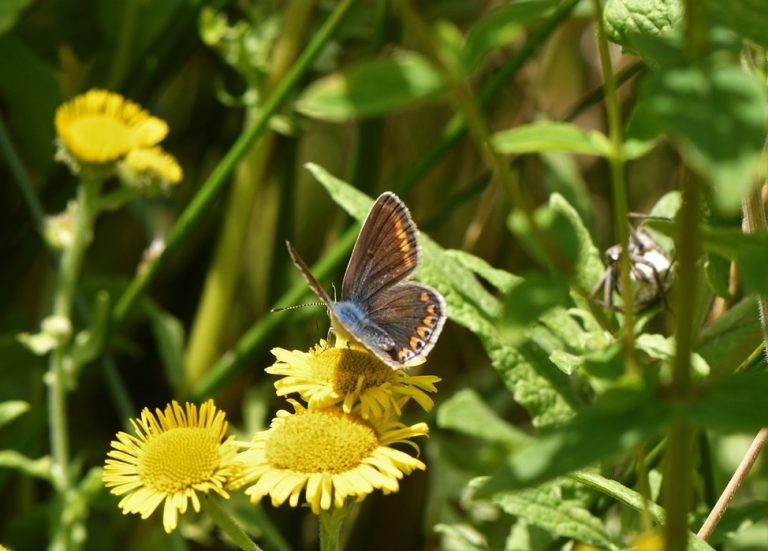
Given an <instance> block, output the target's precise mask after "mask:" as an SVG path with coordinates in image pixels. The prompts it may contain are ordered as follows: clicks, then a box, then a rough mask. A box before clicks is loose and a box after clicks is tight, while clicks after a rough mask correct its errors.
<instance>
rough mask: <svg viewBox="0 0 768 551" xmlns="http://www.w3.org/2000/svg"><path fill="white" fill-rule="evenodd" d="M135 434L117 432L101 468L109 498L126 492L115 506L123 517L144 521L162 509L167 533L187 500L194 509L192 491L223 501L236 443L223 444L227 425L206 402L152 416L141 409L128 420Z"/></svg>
mask: <svg viewBox="0 0 768 551" xmlns="http://www.w3.org/2000/svg"><path fill="white" fill-rule="evenodd" d="M131 424H132V425H133V429H134V432H135V433H136V436H133V435H130V434H126V433H124V432H118V433H117V440H113V441H112V449H111V450H110V451H109V453H108V454H107V456H108V457H109V459H107V460H106V465H105V467H104V476H103V481H104V485H105V486H107V487H108V488H111V490H110V491H111V492H112V493H113V494H115V495H123V494H126V493H127V494H128V495H126V496H125V497H123V499H122V500H120V503H119V504H118V506H119V507H120V508H121V509H122V510H123V514H128V513H138V514H141V518H143V519H146V518H148V517H149V516H150V515H151V514H152V513H153V512H154V511H155V509H157V507H158V506H159V505H160V504H161V503H163V502H165V505H164V508H163V528H165V531H166V532H168V533H170V532H172V531H173V530H174V529H175V528H176V526H177V524H178V515H179V513H181V514H184V513H185V512H186V511H187V505H188V502H189V501H192V506H193V507H194V509H195V511H200V499H199V497H198V495H197V492H203V493H208V492H209V491H211V490H213V491H214V492H216V493H217V494H219V495H221V496H222V497H225V498H229V494H228V493H227V492H226V491H225V490H224V487H225V486H226V484H227V483H228V482H229V480H230V479H231V478H232V477H233V476H234V475H235V473H236V471H237V469H238V465H237V462H236V460H235V457H236V455H237V444H236V443H235V442H234V436H232V437H230V438H228V439H226V440H224V438H225V436H226V433H227V421H226V418H225V414H224V412H223V411H217V410H216V406H215V405H214V404H213V401H212V400H208V401H207V402H206V403H204V404H203V405H202V406H201V407H200V411H199V413H198V409H197V406H196V405H194V404H190V403H187V404H186V410H185V409H183V408H182V407H181V406H180V405H179V404H178V402H176V401H174V402H172V403H171V404H168V405H167V406H166V407H165V411H161V410H160V409H159V408H158V409H156V410H155V413H154V414H152V412H150V411H149V408H144V410H143V411H142V412H141V419H131Z"/></svg>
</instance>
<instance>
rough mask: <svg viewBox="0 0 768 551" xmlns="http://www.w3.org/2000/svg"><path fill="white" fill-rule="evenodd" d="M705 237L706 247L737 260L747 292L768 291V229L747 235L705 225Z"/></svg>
mask: <svg viewBox="0 0 768 551" xmlns="http://www.w3.org/2000/svg"><path fill="white" fill-rule="evenodd" d="M701 237H702V244H703V245H704V248H705V249H706V250H708V251H711V252H713V253H716V254H718V255H720V256H723V257H725V258H728V259H730V260H733V261H735V262H736V265H737V266H738V268H739V278H740V279H741V282H742V284H743V286H744V290H745V291H747V292H750V293H760V294H768V278H766V277H765V267H766V266H768V231H765V230H763V231H759V232H755V233H750V234H745V233H743V232H741V231H740V230H735V229H733V230H732V229H724V228H717V229H715V228H702V230H701Z"/></svg>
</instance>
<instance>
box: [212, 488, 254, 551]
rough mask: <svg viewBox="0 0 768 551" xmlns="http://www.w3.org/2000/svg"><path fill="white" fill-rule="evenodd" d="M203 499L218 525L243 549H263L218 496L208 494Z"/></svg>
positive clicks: (248, 550)
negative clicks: (222, 503)
mask: <svg viewBox="0 0 768 551" xmlns="http://www.w3.org/2000/svg"><path fill="white" fill-rule="evenodd" d="M202 501H203V506H204V507H205V512H206V513H208V516H210V517H211V518H212V519H213V521H214V522H215V523H216V525H217V526H218V527H219V528H221V531H222V532H224V533H225V534H226V535H227V536H229V538H230V539H231V540H232V541H233V542H234V543H235V545H237V546H238V547H239V548H240V549H242V550H243V551H261V547H259V546H258V545H256V543H254V541H253V540H252V539H251V538H249V537H248V534H246V533H245V530H243V528H242V527H241V526H240V525H239V524H238V523H237V522H236V521H235V519H234V518H232V516H231V515H230V514H229V513H228V512H227V510H226V509H225V508H224V507H222V506H221V504H220V503H219V500H218V498H217V497H216V496H212V495H211V496H207V497H206V498H205V499H203V500H202Z"/></svg>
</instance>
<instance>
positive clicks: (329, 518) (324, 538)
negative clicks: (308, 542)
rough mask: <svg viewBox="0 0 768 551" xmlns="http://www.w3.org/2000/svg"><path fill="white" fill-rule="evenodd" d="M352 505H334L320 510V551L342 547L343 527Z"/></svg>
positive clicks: (336, 549)
mask: <svg viewBox="0 0 768 551" xmlns="http://www.w3.org/2000/svg"><path fill="white" fill-rule="evenodd" d="M349 508H350V506H349V505H348V504H347V505H344V506H343V507H338V508H337V507H332V508H330V509H328V510H327V511H320V514H319V515H318V518H317V520H318V523H319V527H320V551H339V549H341V546H340V543H341V527H342V526H343V525H344V519H346V518H347V514H348V513H349Z"/></svg>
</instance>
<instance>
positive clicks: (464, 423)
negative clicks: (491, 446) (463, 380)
mask: <svg viewBox="0 0 768 551" xmlns="http://www.w3.org/2000/svg"><path fill="white" fill-rule="evenodd" d="M437 425H438V426H439V427H440V428H443V429H450V430H455V431H457V432H460V433H462V434H467V435H469V436H473V437H475V438H480V439H481V440H486V441H488V442H497V443H500V444H504V445H506V446H509V447H510V448H516V447H518V446H520V445H521V444H523V443H524V442H527V441H528V440H530V437H529V436H528V435H527V434H525V433H524V432H522V431H520V430H519V429H517V428H516V427H515V426H513V425H510V424H509V423H507V422H506V421H505V420H504V419H502V418H501V417H499V416H498V415H497V414H496V412H495V411H493V410H492V409H491V408H490V407H488V405H487V404H486V403H485V402H483V401H482V400H481V399H480V397H479V396H478V395H477V393H476V392H475V391H474V390H472V389H469V388H465V389H462V390H460V391H458V392H457V393H456V394H454V395H453V396H451V397H450V398H448V399H447V400H446V401H445V402H443V403H442V404H441V405H440V407H439V409H438V410H437Z"/></svg>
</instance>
